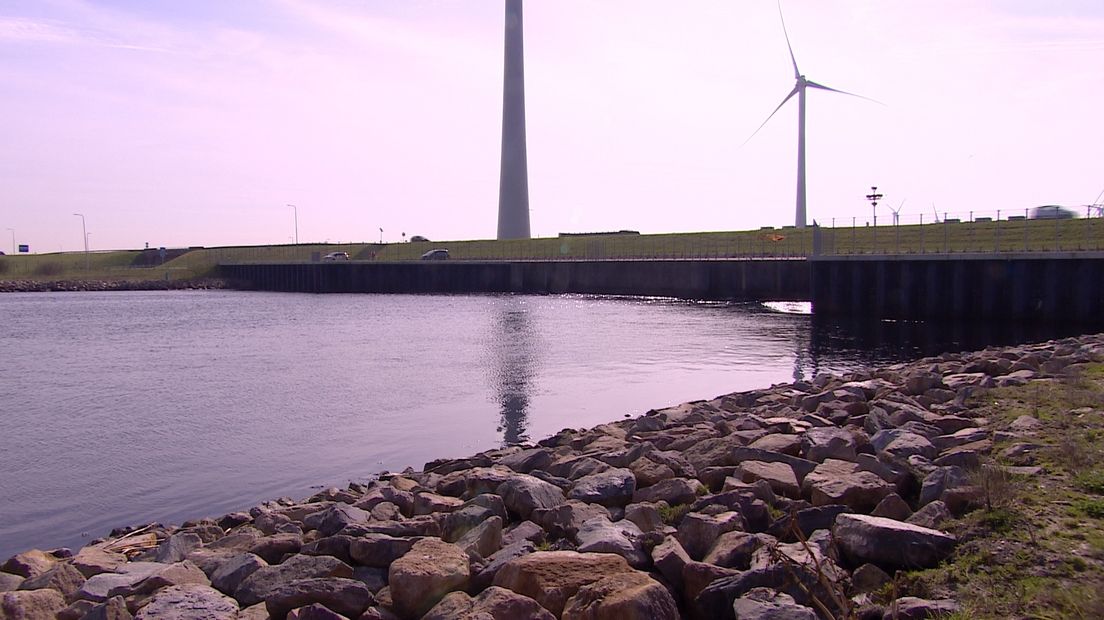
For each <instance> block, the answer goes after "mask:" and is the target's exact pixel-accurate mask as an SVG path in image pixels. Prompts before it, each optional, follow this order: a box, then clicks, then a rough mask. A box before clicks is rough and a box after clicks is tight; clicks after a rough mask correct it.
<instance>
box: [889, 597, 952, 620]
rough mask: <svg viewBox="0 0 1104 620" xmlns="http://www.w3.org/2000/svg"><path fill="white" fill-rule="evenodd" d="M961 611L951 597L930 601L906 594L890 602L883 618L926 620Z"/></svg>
mask: <svg viewBox="0 0 1104 620" xmlns="http://www.w3.org/2000/svg"><path fill="white" fill-rule="evenodd" d="M958 611H960V607H959V606H958V603H956V602H954V601H953V600H951V599H940V600H935V601H929V600H925V599H922V598H915V597H912V596H905V597H902V598H899V599H897V600H895V601H893V602H892V603H890V605H889V608H888V609H886V611H885V614H884V615H882V618H883V620H924V619H925V618H942V617H946V616H950V615H951V614H954V613H956V612H958Z"/></svg>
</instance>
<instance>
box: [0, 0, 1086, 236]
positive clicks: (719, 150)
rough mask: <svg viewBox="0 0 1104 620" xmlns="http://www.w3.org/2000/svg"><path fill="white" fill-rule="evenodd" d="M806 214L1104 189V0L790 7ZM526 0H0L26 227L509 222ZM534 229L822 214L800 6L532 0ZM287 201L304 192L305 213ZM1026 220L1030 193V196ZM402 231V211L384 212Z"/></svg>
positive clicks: (795, 1)
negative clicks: (521, 1) (520, 8)
mask: <svg viewBox="0 0 1104 620" xmlns="http://www.w3.org/2000/svg"><path fill="white" fill-rule="evenodd" d="M781 7H782V11H783V14H784V16H785V20H786V22H785V24H786V28H787V30H788V33H789V38H790V42H791V44H792V46H793V53H794V56H795V59H796V61H797V64H798V66H799V68H800V70H801V72H802V73H803V74H805V75H806V76H807V78H808V79H810V80H813V81H816V82H818V83H820V84H824V85H826V86H829V87H832V88H836V89H840V90H844V91H847V92H851V93H856V94H859V95H862V96H864V97H868V98H870V99H874V100H876V101H877V102H876V103H875V102H871V101H868V100H865V99H861V98H857V97H849V96H846V95H841V94H837V93H832V92H825V91H820V90H810V91H809V93H808V109H807V112H806V114H807V116H806V122H807V125H808V126H807V130H806V139H807V147H806V148H807V154H806V157H807V167H808V172H807V184H808V213H809V215H808V217H809V220H810V222H811V221H812V220H814V219H815V220H817V221H818V222H819V223H820V224H822V225H830V224H831V223H833V222H835V223H836V224H837V225H842V224H844V223H846V224H847V225H850V224H851V222H852V219H853V218H854V219H855V221H857V222H858V223H859V225H863V224H865V223H866V222H867V221H868V220H869V219H870V218H871V216H872V215H873V212H874V210H873V209H872V208H871V206H870V204H869V203H868V202H867V201H866V200H865V198H864V196H865V195H866V194H868V193H870V187H871V186H877V187H878V191H879V192H880V193H882V194H883V196H884V197H883V199H882V202H881V203H880V205H879V207H878V209H877V213H878V223H879V224H885V223H888V222H889V219H890V215H891V214H890V210H891V209H897V210H898V211H899V214H900V221H901V222H902V223H915V222H917V221H919V218H920V217H921V216H923V217H924V221H925V222H930V221H931V219H932V218H933V217H935V215H934V214H936V213H938V214H939V217H942V216H943V214H944V213H949V214H953V215H952V217H954V216H962V217H963V218H965V217H966V214H968V213H969V212H971V211H973V212H974V214H975V215H980V214H984V215H990V216H992V215H995V213H996V211H997V210H998V209H1000V210H1002V213H1003V214H1005V215H1006V214H1008V213H1009V212H1013V213H1019V214H1022V213H1023V212H1024V209H1028V208H1031V207H1035V206H1039V205H1044V204H1060V205H1067V206H1071V207H1076V208H1077V209H1078V210H1079V212H1080V213H1082V214H1084V212H1085V211H1086V209H1085V208H1084V206H1083V205H1086V204H1091V203H1093V202H1098V201H1099V200H1098V196H1099V195H1100V194H1101V192H1102V191H1104V148H1101V145H1102V144H1104V122H1101V116H1100V115H1101V111H1102V110H1104V108H1102V102H1104V3H1102V2H1100V1H1099V0H1049V1H1047V2H1039V1H1037V0H970V1H968V2H964V1H963V0H923V1H921V0H896V1H892V2H887V1H885V0H846V1H844V0H839V1H834V2H824V1H823V0H784V1H783V2H782V4H781ZM503 23H504V3H503V2H501V1H492V0H386V1H383V0H356V1H354V0H235V1H233V2H225V1H222V0H190V1H188V2H180V1H178V0H97V1H92V0H0V140H2V142H0V144H2V148H0V249H2V250H4V251H8V250H9V244H10V243H11V241H12V237H13V236H14V238H15V240H16V241H17V243H19V244H29V245H30V246H31V250H32V251H33V252H55V251H75V250H78V249H82V244H83V241H84V240H83V239H82V236H83V234H84V233H83V230H82V220H81V218H80V217H77V216H75V215H74V214H75V213H80V214H83V215H84V222H83V223H84V224H85V225H86V227H87V232H88V241H89V243H90V246H91V248H92V249H93V250H101V249H126V248H140V247H144V245H145V244H147V243H148V244H149V245H150V246H151V247H158V246H165V247H182V246H193V245H202V246H218V245H252V244H280V243H290V242H292V241H294V240H295V235H296V219H297V220H298V224H297V225H298V230H297V232H298V239H299V241H300V242H304V243H306V242H330V243H338V242H376V241H379V240H380V239H381V238H382V239H383V240H384V241H388V242H398V241H401V240H402V239H403V237H402V234H403V233H406V236H407V237H409V236H411V235H423V236H426V237H429V238H430V239H433V240H454V239H489V238H493V237H494V236H495V234H496V229H497V221H498V219H497V210H498V174H499V150H500V141H501V112H502V65H503V58H502V46H503V30H504V26H503ZM524 36H525V72H526V76H525V79H526V83H525V91H526V92H525V96H526V115H527V134H528V166H529V201H530V209H531V211H530V217H531V222H532V231H533V235H534V236H541V237H547V236H554V235H556V234H557V233H560V232H588V231H589V232H593V231H609V230H622V229H631V230H638V231H640V232H642V233H664V232H689V231H715V230H744V229H756V228H759V227H762V226H782V225H788V224H792V223H793V220H794V200H795V185H796V167H797V166H796V159H797V114H798V111H797V105H796V104H797V101H796V98H795V99H793V100H791V101H790V102H789V103H787V104H786V105H785V106H784V107H782V108H781V109H780V110H779V111H778V113H777V114H776V115H775V116H774V117H773V118H772V119H771V120H770V122H769V123H767V124H766V125H765V126H764V127H763V128H762V130H761V131H759V132H758V133H756V134H755V135H754V136H753V137H752V138H751V139H750V140H748V138H749V136H752V134H753V132H755V129H756V128H757V127H758V126H759V125H760V124H761V123H762V122H763V121H764V119H766V118H767V116H768V115H769V114H770V113H771V111H772V110H774V109H775V107H776V106H777V105H778V104H779V102H781V101H782V99H783V98H784V97H785V96H786V95H787V94H788V93H789V92H790V90H791V89H792V88H793V86H794V76H793V68H792V65H791V62H790V56H789V52H788V51H787V48H786V39H785V37H784V34H783V28H782V22H781V21H780V19H779V8H778V4H777V3H776V2H775V0H693V1H691V2H670V1H669V0H529V1H528V2H526V3H525V5H524ZM289 205H295V208H292V207H290V206H289ZM1002 217H1004V215H1002ZM381 228H382V229H383V231H382V233H381V232H380V229H381Z"/></svg>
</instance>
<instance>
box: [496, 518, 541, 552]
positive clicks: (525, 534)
mask: <svg viewBox="0 0 1104 620" xmlns="http://www.w3.org/2000/svg"><path fill="white" fill-rule="evenodd" d="M544 539H545V531H544V530H543V529H541V526H539V525H537V524H536V523H533V522H532V521H522V522H521V523H518V524H517V525H511V526H510V528H509V529H507V530H505V531H504V532H502V545H503V546H506V545H512V544H514V543H516V542H520V541H523V540H528V541H530V542H532V543H540V542H542V541H543V540H544Z"/></svg>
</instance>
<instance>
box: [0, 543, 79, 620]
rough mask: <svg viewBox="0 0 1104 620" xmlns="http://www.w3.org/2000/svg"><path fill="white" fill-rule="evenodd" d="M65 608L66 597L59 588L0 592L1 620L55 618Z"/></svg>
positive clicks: (48, 619) (50, 619) (44, 619)
mask: <svg viewBox="0 0 1104 620" xmlns="http://www.w3.org/2000/svg"><path fill="white" fill-rule="evenodd" d="M21 555H22V554H21ZM5 566H7V565H5ZM28 572H34V571H28ZM64 608H65V598H64V597H63V596H62V595H61V592H58V591H57V590H50V589H39V590H19V591H16V592H4V593H3V594H0V620H53V618H54V617H55V616H56V614H57V613H58V612H59V611H61V610H62V609H64Z"/></svg>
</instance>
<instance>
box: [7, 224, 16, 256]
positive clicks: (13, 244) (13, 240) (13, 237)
mask: <svg viewBox="0 0 1104 620" xmlns="http://www.w3.org/2000/svg"><path fill="white" fill-rule="evenodd" d="M8 230H10V231H11V233H12V256H15V253H16V252H15V229H14V228H9V229H8Z"/></svg>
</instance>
